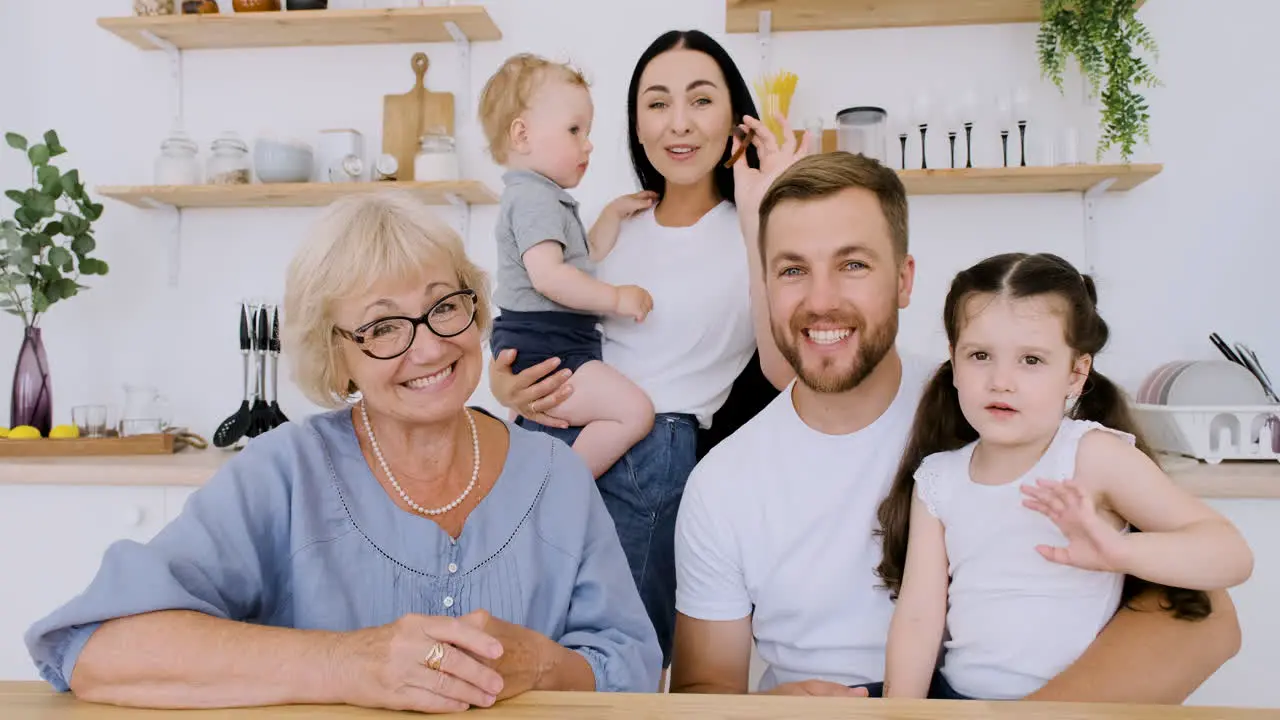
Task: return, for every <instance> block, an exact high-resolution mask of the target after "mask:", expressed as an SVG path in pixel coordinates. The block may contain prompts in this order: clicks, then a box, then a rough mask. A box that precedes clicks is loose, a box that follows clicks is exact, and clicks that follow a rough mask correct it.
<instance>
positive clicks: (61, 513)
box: [0, 484, 166, 680]
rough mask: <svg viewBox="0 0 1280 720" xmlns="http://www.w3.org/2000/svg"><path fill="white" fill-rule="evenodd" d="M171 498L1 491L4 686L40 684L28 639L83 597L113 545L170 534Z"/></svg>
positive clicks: (49, 489)
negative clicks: (35, 626)
mask: <svg viewBox="0 0 1280 720" xmlns="http://www.w3.org/2000/svg"><path fill="white" fill-rule="evenodd" d="M165 490H166V489H165V488H163V487H155V486H151V487H146V486H135V487H121V486H81V485H4V484H0V680H35V679H38V675H37V674H36V671H35V666H34V665H33V664H32V663H31V659H30V657H29V656H28V655H27V649H26V646H25V645H24V644H23V642H22V636H23V633H25V632H26V630H27V628H28V627H30V625H31V623H33V622H35V621H36V620H38V619H40V618H41V617H43V616H44V615H46V614H48V613H49V612H50V611H52V610H53V609H54V608H56V607H57V606H58V605H61V604H62V603H64V602H66V601H67V600H69V599H71V598H72V597H74V596H75V595H76V594H77V593H79V592H80V591H81V590H83V589H84V587H85V586H86V585H87V584H88V583H89V581H90V580H91V579H93V576H94V574H95V573H96V572H97V571H98V566H99V564H100V563H101V561H102V554H103V552H104V551H105V550H106V549H107V547H108V546H109V545H110V544H111V543H112V542H114V541H116V540H119V539H124V538H128V539H132V540H137V541H146V540H148V539H150V538H151V537H152V536H153V535H155V534H156V533H157V532H159V530H160V528H162V527H164V524H165V522H166V511H165V494H166V493H165Z"/></svg>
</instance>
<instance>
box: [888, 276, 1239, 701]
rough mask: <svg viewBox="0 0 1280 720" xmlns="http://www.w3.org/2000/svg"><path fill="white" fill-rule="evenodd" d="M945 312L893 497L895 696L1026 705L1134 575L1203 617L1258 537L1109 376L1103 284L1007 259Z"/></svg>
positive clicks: (891, 668) (960, 282) (1082, 644)
mask: <svg viewBox="0 0 1280 720" xmlns="http://www.w3.org/2000/svg"><path fill="white" fill-rule="evenodd" d="M943 321H944V323H945V325H946V330H947V339H948V341H949V343H950V349H951V360H950V361H948V362H946V363H944V364H943V365H942V367H941V368H940V369H939V370H938V372H937V374H936V375H935V376H934V377H933V379H932V381H931V382H930V384H929V386H928V387H927V389H926V390H925V394H924V396H923V398H922V400H921V404H920V407H919V409H918V411H917V414H916V419H915V425H914V427H913V428H912V434H911V439H910V441H909V443H908V445H907V448H906V452H905V455H904V457H903V462H902V466H901V468H900V469H899V471H898V475H897V477H896V479H895V482H894V485H893V488H892V489H891V491H890V493H889V496H888V497H887V498H886V499H885V501H884V503H883V504H882V505H881V507H880V524H881V533H882V535H883V539H884V559H883V561H882V562H881V564H880V567H879V568H878V570H877V572H878V574H879V575H880V577H881V578H882V579H883V580H884V583H885V585H886V586H887V587H888V588H889V591H890V593H891V594H893V595H895V596H896V601H897V604H896V608H895V610H894V615H893V620H892V622H891V624H890V629H889V642H888V651H887V658H886V665H885V687H884V693H885V696H886V697H926V696H929V697H950V698H957V697H961V698H983V699H1015V698H1021V697H1024V696H1026V695H1027V694H1029V693H1031V692H1033V691H1035V690H1037V689H1038V688H1040V687H1041V686H1042V685H1043V684H1044V683H1045V682H1047V681H1048V680H1049V679H1050V678H1052V677H1053V676H1055V675H1056V674H1058V673H1059V672H1060V671H1062V670H1063V669H1065V668H1066V667H1067V666H1068V665H1069V664H1071V663H1072V662H1073V661H1074V660H1075V659H1076V658H1078V657H1079V656H1080V654H1081V653H1082V652H1084V650H1085V648H1086V647H1088V646H1089V644H1090V643H1091V642H1092V641H1093V639H1094V637H1095V636H1096V635H1097V633H1098V631H1099V630H1101V629H1102V627H1103V626H1104V625H1105V624H1106V623H1107V621H1108V620H1110V618H1111V616H1112V615H1113V614H1114V613H1115V611H1116V610H1117V608H1118V606H1119V605H1120V603H1121V602H1123V601H1124V600H1126V599H1128V598H1129V597H1131V596H1132V595H1134V594H1136V591H1137V590H1138V589H1139V588H1134V587H1129V588H1126V587H1125V583H1124V579H1125V576H1126V575H1130V576H1133V577H1135V578H1138V579H1140V580H1141V581H1146V582H1149V583H1155V584H1159V585H1164V586H1166V587H1168V588H1169V589H1168V590H1166V593H1165V595H1166V600H1167V601H1168V602H1167V604H1168V605H1169V606H1171V608H1172V610H1173V611H1174V612H1175V613H1176V614H1177V615H1178V616H1179V617H1184V618H1188V619H1200V618H1203V617H1205V616H1207V615H1208V614H1209V604H1208V597H1207V595H1205V593H1204V592H1203V591H1205V590H1213V589H1219V588H1228V587H1231V586H1233V585H1237V584H1239V583H1241V582H1244V581H1245V580H1246V579H1247V578H1248V577H1249V575H1250V573H1251V572H1252V569H1253V556H1252V553H1251V551H1250V549H1249V547H1248V546H1247V545H1246V544H1245V542H1244V540H1243V538H1242V537H1241V536H1240V534H1239V533H1238V532H1237V531H1236V529H1235V528H1234V527H1233V526H1232V525H1231V524H1230V523H1229V522H1228V521H1227V520H1226V519H1224V518H1223V517H1221V516H1220V515H1218V514H1217V513H1216V512H1214V511H1213V510H1211V509H1210V508H1209V507H1207V506H1206V505H1205V504H1204V503H1202V502H1200V501H1199V500H1198V499H1196V498H1195V497H1193V496H1192V495H1190V494H1189V493H1187V492H1186V491H1185V490H1183V489H1181V488H1179V487H1178V486H1177V485H1175V484H1174V483H1173V482H1171V481H1170V480H1169V478H1168V477H1167V476H1166V475H1165V474H1164V472H1162V471H1161V469H1160V467H1159V466H1158V465H1157V464H1156V463H1155V462H1154V461H1153V457H1152V454H1151V452H1150V451H1149V450H1148V449H1147V448H1146V447H1145V445H1144V444H1143V442H1142V441H1141V440H1140V438H1139V437H1138V435H1137V432H1136V428H1135V424H1134V422H1133V420H1132V419H1131V417H1130V414H1129V411H1128V409H1127V406H1126V404H1125V399H1124V396H1123V395H1122V392H1121V390H1120V389H1119V388H1117V387H1116V386H1115V385H1114V384H1113V383H1112V382H1111V381H1110V380H1108V379H1107V378H1105V377H1103V376H1102V374H1101V373H1099V372H1097V371H1096V370H1094V369H1093V364H1092V363H1093V358H1094V357H1095V356H1096V355H1097V353H1098V352H1099V351H1100V350H1102V348H1103V346H1104V345H1105V344H1106V342H1107V325H1106V323H1105V322H1103V320H1102V318H1101V317H1099V315H1098V309H1097V293H1096V291H1095V289H1094V285H1093V280H1092V279H1091V278H1090V277H1088V276H1087V275H1081V274H1080V273H1079V272H1078V271H1077V270H1076V269H1075V268H1073V267H1072V266H1071V265H1070V264H1069V263H1067V262H1066V261H1065V260H1063V259H1062V258H1059V257H1057V256H1055V255H1048V254H1040V255H1025V254H1008V255H998V256H996V257H992V258H989V259H987V260H984V261H982V262H980V263H978V264H977V265H974V266H973V267H971V268H969V269H968V270H965V271H963V272H961V273H960V274H959V275H957V276H956V279H955V280H954V281H953V282H952V285H951V291H950V293H949V294H948V295H947V299H946V306H945V310H944V314H943ZM1130 526H1133V528H1135V529H1136V530H1141V531H1142V532H1136V531H1131V530H1130V529H1129V528H1130ZM944 627H945V630H947V631H948V635H949V638H948V639H947V640H946V642H945V645H944V644H943V642H942V639H943V631H944ZM940 646H943V647H944V656H943V660H942V667H941V675H940V677H936V676H935V673H934V668H935V664H936V662H937V659H938V650H939V647H940ZM931 686H932V690H931Z"/></svg>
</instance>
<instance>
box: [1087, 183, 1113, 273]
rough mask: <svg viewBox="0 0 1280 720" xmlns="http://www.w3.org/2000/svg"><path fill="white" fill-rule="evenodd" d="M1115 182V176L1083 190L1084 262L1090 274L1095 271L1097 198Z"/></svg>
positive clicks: (1096, 255) (1096, 257)
mask: <svg viewBox="0 0 1280 720" xmlns="http://www.w3.org/2000/svg"><path fill="white" fill-rule="evenodd" d="M1115 182H1116V179H1115V178H1107V179H1106V180H1101V181H1099V182H1097V183H1095V184H1094V185H1093V187H1091V188H1089V189H1088V190H1085V191H1084V193H1083V195H1082V197H1083V200H1084V262H1085V267H1086V268H1087V270H1086V272H1088V273H1089V274H1090V275H1092V274H1093V273H1094V272H1095V270H1096V263H1097V259H1098V237H1097V229H1096V228H1095V227H1094V225H1095V220H1096V215H1097V206H1098V198H1100V197H1102V196H1103V195H1104V194H1105V193H1106V192H1107V189H1108V188H1110V187H1111V186H1112V185H1114V184H1115Z"/></svg>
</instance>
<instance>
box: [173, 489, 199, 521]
mask: <svg viewBox="0 0 1280 720" xmlns="http://www.w3.org/2000/svg"><path fill="white" fill-rule="evenodd" d="M199 489H200V488H197V487H167V488H165V489H164V521H165V523H166V524H168V523H170V522H172V521H173V519H174V518H176V517H178V514H179V513H181V512H182V508H183V507H184V506H185V505H186V504H187V500H188V499H190V498H191V496H192V494H194V493H195V491H196V490H199Z"/></svg>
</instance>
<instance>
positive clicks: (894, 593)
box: [875, 360, 978, 599]
mask: <svg viewBox="0 0 1280 720" xmlns="http://www.w3.org/2000/svg"><path fill="white" fill-rule="evenodd" d="M954 379H955V375H954V373H953V371H952V369H951V361H950V360H948V361H946V362H944V363H942V365H941V366H940V367H939V368H938V370H937V372H935V373H934V374H933V378H932V379H930V380H929V384H928V385H927V386H926V387H925V390H924V395H923V396H922V397H921V399H920V406H919V408H917V409H916V416H915V420H914V422H913V423H912V426H911V437H910V439H909V440H908V441H907V447H906V450H905V451H904V452H903V455H902V462H901V465H900V466H899V467H898V472H897V475H895V476H894V480H893V486H892V487H891V488H890V490H889V494H888V496H886V497H885V499H884V501H883V502H881V503H880V509H879V513H878V517H879V520H880V527H879V529H877V530H876V531H875V534H876V535H878V536H880V538H881V540H882V543H881V544H882V547H883V554H882V557H881V560H880V565H879V566H877V567H876V575H878V576H879V577H880V579H881V581H882V583H883V585H884V587H886V588H888V589H889V596H890V597H892V598H895V599H896V598H897V597H898V591H899V590H900V589H901V588H902V574H903V572H904V571H905V570H906V566H907V536H908V534H909V532H910V524H911V496H912V495H913V494H914V493H915V484H916V481H915V472H916V468H918V467H920V463H921V461H923V460H924V459H925V458H926V457H928V456H929V455H932V454H933V453H936V452H943V451H945V450H956V449H959V448H962V447H964V446H965V445H967V444H969V443H970V442H972V441H974V440H977V439H978V433H977V431H976V430H974V429H973V426H971V425H970V424H969V421H968V420H966V419H965V417H964V413H962V412H961V411H960V396H959V394H958V393H956V386H955V382H954Z"/></svg>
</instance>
